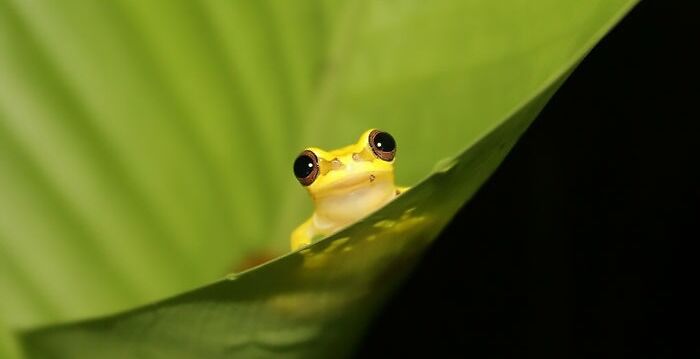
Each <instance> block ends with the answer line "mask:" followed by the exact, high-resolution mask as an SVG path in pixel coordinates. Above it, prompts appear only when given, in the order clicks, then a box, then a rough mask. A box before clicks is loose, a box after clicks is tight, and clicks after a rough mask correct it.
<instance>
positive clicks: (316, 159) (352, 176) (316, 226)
mask: <svg viewBox="0 0 700 359" xmlns="http://www.w3.org/2000/svg"><path fill="white" fill-rule="evenodd" d="M395 153H396V144H395V142H394V139H393V138H392V137H391V135H389V134H388V133H386V132H382V131H378V130H374V129H372V130H368V131H365V133H363V134H362V136H360V139H359V141H358V142H357V143H355V144H354V145H350V146H347V147H343V148H340V149H337V150H333V151H324V150H322V149H320V148H315V147H311V148H308V149H306V150H305V151H303V152H302V153H301V154H300V155H299V157H297V160H296V161H295V162H294V173H295V175H296V177H297V179H298V180H299V182H300V183H301V184H302V185H304V186H305V187H306V189H307V190H308V191H309V194H310V195H311V199H312V200H313V202H314V206H315V210H314V213H313V214H312V215H311V217H310V218H309V219H308V220H306V221H305V222H304V223H302V224H301V225H300V226H299V227H298V228H297V229H295V230H294V231H293V232H292V238H291V242H292V243H291V244H292V249H293V250H294V249H297V248H300V247H303V246H305V245H308V244H311V243H312V241H313V239H314V238H315V237H319V236H328V235H330V234H333V233H335V232H337V231H338V230H340V229H342V228H344V227H346V226H347V225H349V224H351V223H353V222H355V221H357V220H359V219H361V218H363V217H365V216H366V215H368V214H370V213H372V212H374V211H375V210H377V209H379V208H380V207H382V206H384V205H385V204H387V203H389V202H390V201H391V200H393V199H394V198H396V196H398V195H399V194H401V193H402V192H404V191H405V190H407V189H408V188H406V187H397V186H396V185H394V157H395Z"/></svg>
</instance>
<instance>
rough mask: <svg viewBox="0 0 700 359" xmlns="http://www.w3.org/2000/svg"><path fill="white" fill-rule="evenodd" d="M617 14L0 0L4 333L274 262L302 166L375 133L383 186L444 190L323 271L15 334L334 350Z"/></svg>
mask: <svg viewBox="0 0 700 359" xmlns="http://www.w3.org/2000/svg"><path fill="white" fill-rule="evenodd" d="M633 4H634V1H631V0H585V1H584V0H579V1H567V2H564V1H559V0H508V1H489V0H466V1H456V0H435V1H429V2H420V1H399V0H390V1H354V0H353V1H351V0H348V1H330V0H328V1H323V0H318V1H317V0H300V1H294V2H290V1H283V0H267V1H253V0H243V1H221V0H206V1H202V2H191V1H186V0H174V1H162V0H156V1H148V2H142V1H135V0H117V1H111V2H94V1H86V0H66V1H62V2H60V3H57V2H50V1H18V0H0V78H1V79H2V81H0V199H1V200H0V258H7V259H8V261H7V262H5V263H3V264H4V266H2V267H1V269H2V270H0V285H2V286H3V293H10V292H11V293H12V297H9V296H7V297H3V298H1V299H0V318H3V319H4V321H5V323H6V324H7V325H8V326H9V327H12V328H27V327H30V326H36V325H44V324H49V323H56V322H60V321H66V320H74V319H80V318H87V317H90V316H96V315H104V314H106V313H113V312H115V311H119V310H125V309H128V308H132V307H134V306H136V305H139V304H143V303H146V302H152V301H154V300H158V299H159V298H164V297H167V296H170V295H173V294H175V293H179V292H182V291H184V290H188V289H190V288H194V287H197V286H199V285H201V284H202V283H210V282H212V281H214V280H215V279H216V278H220V277H221V276H222V275H223V273H225V272H226V270H227V269H228V268H231V267H232V266H233V265H234V264H235V263H236V262H238V261H240V260H241V259H242V258H243V257H244V256H245V254H246V253H248V252H249V251H250V250H252V249H255V248H274V249H277V250H279V251H282V250H284V249H286V248H287V247H288V236H289V232H290V231H291V230H292V229H293V228H294V226H296V225H297V224H298V223H300V222H301V221H302V220H303V219H304V217H306V216H308V214H309V213H310V201H309V200H308V198H306V195H305V193H304V191H303V190H302V189H301V188H299V186H298V183H296V181H295V180H294V178H293V176H292V174H291V169H290V168H291V163H292V161H293V159H294V157H295V155H296V154H297V153H298V151H299V150H300V149H301V148H303V147H305V146H308V145H315V146H319V147H325V148H334V147H337V146H339V145H343V144H345V143H348V142H350V141H352V140H354V139H355V136H357V134H358V133H360V132H362V131H363V130H365V129H367V128H370V127H376V128H382V129H385V130H388V131H390V132H391V133H392V134H393V135H394V136H395V138H396V139H397V141H398V143H399V148H400V150H399V151H400V152H399V154H398V159H397V183H401V184H405V185H414V184H416V183H417V182H418V181H419V180H420V179H422V178H425V176H426V175H427V174H429V173H430V172H431V170H432V169H434V168H435V169H436V171H437V172H435V173H434V174H433V175H432V176H431V177H429V179H427V180H426V181H425V182H422V183H421V184H420V185H419V186H417V187H415V189H414V190H412V191H410V192H408V193H407V194H406V195H405V196H402V197H401V198H400V199H399V200H397V201H395V202H394V203H392V204H391V206H389V207H388V208H386V209H384V210H382V211H381V212H379V213H376V214H374V215H373V217H371V218H370V219H368V220H367V221H365V222H362V223H360V224H358V225H357V226H354V227H352V228H349V229H348V230H347V232H345V233H341V234H338V236H336V237H335V238H336V239H337V238H349V239H347V240H344V241H345V242H344V243H341V244H340V245H338V244H336V245H335V246H336V247H337V248H335V249H332V250H329V253H327V254H325V255H323V254H318V253H315V252H314V251H315V250H325V249H327V248H332V246H333V243H338V242H336V241H335V240H334V239H333V238H331V239H328V240H326V241H323V242H321V243H319V244H318V245H316V246H314V247H312V248H310V249H309V251H308V252H299V253H295V254H292V255H289V256H287V257H284V258H281V259H279V260H277V261H275V262H273V263H270V264H268V265H265V266H262V267H259V268H257V269H255V270H252V271H250V272H246V273H245V274H243V275H240V276H238V277H237V279H236V280H234V281H224V282H218V283H215V284H213V285H211V286H207V287H204V288H203V289H201V290H198V291H194V292H190V293H189V294H184V295H180V296H176V297H174V298H173V299H170V300H166V301H164V302H160V303H159V304H155V305H151V306H147V307H144V308H141V309H137V310H135V311H131V312H128V313H127V314H123V315H120V316H116V317H109V318H108V319H105V320H102V321H91V322H84V323H82V324H72V325H69V326H66V327H63V326H59V327H51V329H43V330H38V331H33V332H28V334H27V335H26V336H25V337H24V339H23V343H24V348H25V349H26V350H27V351H28V353H29V354H32V355H34V356H36V357H45V356H46V355H48V354H47V353H48V352H51V355H52V356H56V357H71V358H72V357H78V358H79V357H80V356H79V355H81V354H84V355H87V356H88V357H94V354H95V353H96V352H98V351H99V352H103V353H104V354H105V355H101V356H100V357H110V355H111V356H112V357H121V356H120V355H121V354H124V353H133V352H128V351H129V350H133V351H137V352H138V353H139V354H140V355H141V356H142V357H177V356H175V354H174V353H179V354H178V355H180V357H201V355H205V356H210V357H217V356H219V357H221V356H225V355H226V353H244V354H250V355H254V356H255V355H261V356H264V355H267V356H272V355H273V354H274V353H280V352H281V351H284V352H285V353H289V356H298V357H314V356H323V353H325V352H324V350H327V349H328V348H327V347H326V346H324V345H330V344H329V343H334V344H333V345H337V347H335V348H337V350H339V351H340V352H342V349H343V348H346V349H348V350H349V348H351V347H352V343H353V341H354V340H356V338H357V336H358V335H360V333H361V328H362V326H363V325H364V323H365V322H366V320H368V318H369V316H370V315H371V314H372V313H373V312H374V310H375V308H376V307H377V306H378V305H379V304H380V303H381V302H382V301H383V300H384V298H386V295H387V294H388V293H389V292H390V289H391V288H392V287H393V286H395V285H396V283H397V282H398V280H399V279H400V278H401V277H402V276H404V275H406V273H407V271H408V269H410V267H411V264H412V263H413V260H414V259H415V258H416V257H417V256H419V255H420V253H421V248H423V246H425V245H427V244H428V243H429V241H430V240H432V239H433V238H434V237H435V236H436V235H437V233H438V232H439V229H440V228H441V227H442V226H443V225H444V224H445V223H446V222H447V221H448V220H449V218H450V217H451V216H452V214H453V213H454V211H455V210H456V209H457V208H458V207H459V206H461V205H462V204H463V203H464V201H465V200H467V199H468V198H469V196H470V195H471V194H472V193H473V191H475V190H476V188H478V186H479V185H480V184H481V183H482V182H483V181H484V180H485V179H486V177H487V176H488V175H489V174H490V173H491V172H492V171H493V169H494V168H495V167H496V165H497V164H498V163H499V161H500V159H501V158H502V156H503V155H504V154H505V152H506V151H507V149H508V148H510V146H512V144H513V143H514V142H515V140H516V139H517V136H518V135H519V134H520V132H522V130H523V129H524V128H525V127H526V126H527V124H528V123H529V122H530V121H531V120H532V119H533V118H534V116H535V114H536V112H537V110H538V109H539V107H540V106H542V104H543V103H544V101H545V99H546V98H547V97H548V96H549V95H550V94H551V91H553V90H554V89H555V87H556V85H557V84H558V81H560V80H562V79H563V76H564V75H565V74H566V73H568V72H569V71H570V70H571V69H572V68H573V66H574V65H575V64H576V63H577V62H578V61H580V59H581V58H582V56H583V55H584V54H585V53H586V51H588V50H589V49H590V48H591V47H592V46H593V45H594V44H595V42H596V41H597V40H599V38H600V37H601V36H602V35H604V33H605V32H606V31H607V30H608V29H609V28H610V27H611V26H613V25H614V24H615V23H616V21H618V20H619V18H620V17H621V16H622V15H623V14H624V13H625V12H626V11H627V10H629V9H630V8H631V6H632V5H633ZM513 114H515V115H513ZM511 115H512V116H511ZM465 148H467V150H466V152H462V151H463V150H464V149H465ZM459 153H461V155H459V156H457V157H455V154H459ZM445 158H454V160H443V159H445ZM437 163H439V165H437V167H436V164H437ZM438 185H439V186H438ZM436 186H438V187H436ZM426 196H432V197H433V198H435V199H444V200H443V201H442V202H438V201H434V202H431V203H427V202H428V201H427V197H426ZM414 207H415V209H413V210H412V211H411V212H406V211H407V210H410V209H411V208H414ZM402 216H408V217H405V218H404V220H402V219H401V218H402ZM387 221H398V222H397V223H396V224H395V225H394V226H389V224H392V223H393V222H387ZM377 223H379V224H378V225H377V226H376V227H375V226H374V225H375V224H377ZM387 227H388V228H387ZM391 230H397V231H398V232H391ZM382 233H383V234H382ZM373 235H374V237H372V236H373ZM363 238H366V240H363ZM370 238H372V239H370ZM384 239H386V240H384ZM336 249H337V250H336ZM305 253H306V254H305ZM309 253H310V254H309ZM312 254H316V255H312ZM309 256H311V257H309ZM314 268H316V269H314ZM319 268H323V269H325V272H324V273H321V272H320V271H319ZM326 272H327V273H326ZM275 274H276V275H277V276H274V275H275ZM375 289H376V290H375ZM302 303H303V304H308V305H302ZM301 308H306V309H307V311H303V310H301ZM297 309H299V310H297ZM127 344H128V345H127ZM175 348H178V349H179V350H178V351H175ZM73 350H79V351H80V352H73ZM171 354H172V355H171ZM188 355H189V356H188Z"/></svg>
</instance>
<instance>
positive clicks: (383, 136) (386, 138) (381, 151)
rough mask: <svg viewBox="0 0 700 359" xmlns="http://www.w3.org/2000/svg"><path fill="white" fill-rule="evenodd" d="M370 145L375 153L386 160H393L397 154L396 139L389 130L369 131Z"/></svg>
mask: <svg viewBox="0 0 700 359" xmlns="http://www.w3.org/2000/svg"><path fill="white" fill-rule="evenodd" d="M369 146H370V147H371V148H372V152H374V155H375V156H377V157H379V158H380V159H382V160H384V161H392V160H393V159H394V156H396V141H394V137H392V136H391V135H390V134H389V132H383V131H379V130H374V131H372V132H370V133H369Z"/></svg>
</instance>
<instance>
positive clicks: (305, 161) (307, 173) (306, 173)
mask: <svg viewBox="0 0 700 359" xmlns="http://www.w3.org/2000/svg"><path fill="white" fill-rule="evenodd" d="M294 176H296V177H297V180H298V181H299V183H301V185H302V186H308V185H310V184H312V183H314V181H315V180H316V177H318V157H316V154H315V153H313V152H311V151H309V150H306V151H304V152H302V153H301V154H300V155H299V157H297V159H296V160H294Z"/></svg>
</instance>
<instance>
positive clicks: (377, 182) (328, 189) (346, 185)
mask: <svg viewBox="0 0 700 359" xmlns="http://www.w3.org/2000/svg"><path fill="white" fill-rule="evenodd" d="M387 181H392V178H391V174H390V172H388V171H371V172H365V173H358V174H353V175H348V176H345V177H344V178H343V179H340V180H337V181H334V182H331V183H328V184H326V185H324V186H323V187H322V188H318V189H317V190H316V197H318V198H322V197H328V196H337V195H343V194H348V193H351V192H355V191H357V190H360V189H368V188H371V187H374V186H378V187H383V186H385V185H386V184H387V183H386V182H387Z"/></svg>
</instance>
